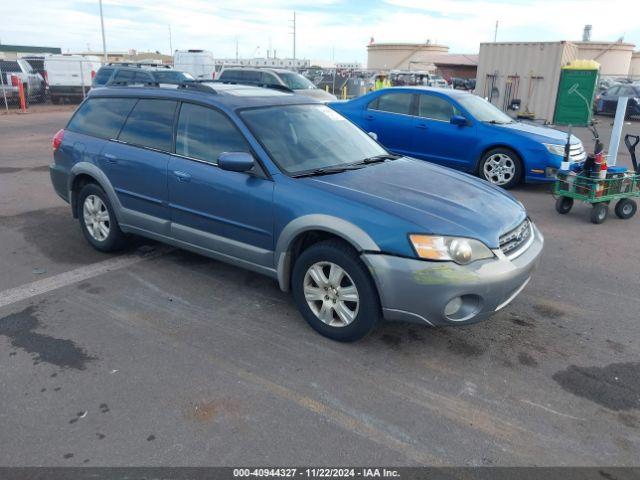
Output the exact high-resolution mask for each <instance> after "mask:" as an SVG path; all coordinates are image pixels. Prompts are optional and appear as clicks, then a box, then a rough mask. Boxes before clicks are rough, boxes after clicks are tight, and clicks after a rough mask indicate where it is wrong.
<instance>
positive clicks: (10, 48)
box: [0, 44, 62, 60]
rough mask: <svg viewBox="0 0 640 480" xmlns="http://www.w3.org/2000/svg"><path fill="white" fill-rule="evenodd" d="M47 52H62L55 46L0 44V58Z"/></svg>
mask: <svg viewBox="0 0 640 480" xmlns="http://www.w3.org/2000/svg"><path fill="white" fill-rule="evenodd" d="M48 53H62V50H61V49H60V48H57V47H40V46H34V45H3V44H0V60H16V59H18V58H22V57H26V56H30V55H43V54H48Z"/></svg>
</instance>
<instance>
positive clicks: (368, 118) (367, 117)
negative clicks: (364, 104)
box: [364, 115, 373, 120]
mask: <svg viewBox="0 0 640 480" xmlns="http://www.w3.org/2000/svg"><path fill="white" fill-rule="evenodd" d="M364 118H365V119H367V120H373V115H367V116H366V117H364Z"/></svg>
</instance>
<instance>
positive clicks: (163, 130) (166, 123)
mask: <svg viewBox="0 0 640 480" xmlns="http://www.w3.org/2000/svg"><path fill="white" fill-rule="evenodd" d="M176 104H177V102H175V101H173V100H155V99H142V100H139V101H138V103H137V104H136V106H135V107H134V108H133V111H132V112H131V114H130V115H129V118H127V121H126V123H125V124H124V127H122V131H121V132H120V136H119V137H118V140H122V141H123V142H126V143H130V144H132V145H137V146H140V147H149V148H154V149H157V150H162V151H164V152H170V151H171V145H172V143H173V117H174V115H175V111H176Z"/></svg>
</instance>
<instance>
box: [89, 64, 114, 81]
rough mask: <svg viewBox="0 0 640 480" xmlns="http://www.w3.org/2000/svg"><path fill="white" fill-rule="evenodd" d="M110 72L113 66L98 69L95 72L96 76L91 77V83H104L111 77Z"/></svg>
mask: <svg viewBox="0 0 640 480" xmlns="http://www.w3.org/2000/svg"><path fill="white" fill-rule="evenodd" d="M112 73H113V68H101V69H100V70H98V73H96V76H95V78H94V79H93V84H94V85H104V84H106V83H107V82H108V81H109V78H111V74H112Z"/></svg>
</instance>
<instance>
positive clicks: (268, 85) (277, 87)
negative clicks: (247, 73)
mask: <svg viewBox="0 0 640 480" xmlns="http://www.w3.org/2000/svg"><path fill="white" fill-rule="evenodd" d="M209 82H210V83H223V84H225V85H245V86H247V87H261V88H271V89H273V90H280V91H282V92H287V93H295V91H294V90H292V89H291V88H289V87H286V86H284V85H279V84H277V83H242V82H236V81H235V80H209Z"/></svg>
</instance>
